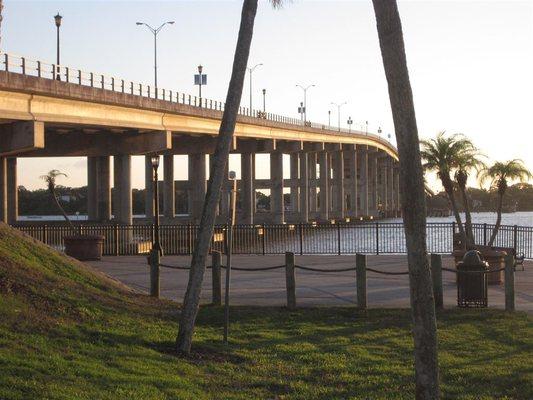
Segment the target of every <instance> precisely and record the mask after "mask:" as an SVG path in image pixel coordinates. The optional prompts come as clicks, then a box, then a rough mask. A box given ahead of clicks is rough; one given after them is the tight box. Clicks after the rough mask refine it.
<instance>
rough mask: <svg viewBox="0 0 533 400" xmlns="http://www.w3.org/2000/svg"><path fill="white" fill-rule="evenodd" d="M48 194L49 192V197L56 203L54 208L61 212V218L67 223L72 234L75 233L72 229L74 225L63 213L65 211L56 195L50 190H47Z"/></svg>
mask: <svg viewBox="0 0 533 400" xmlns="http://www.w3.org/2000/svg"><path fill="white" fill-rule="evenodd" d="M49 192H50V196H52V199H54V202H55V203H56V207H57V208H58V210H59V211H60V212H61V215H63V218H64V219H65V221H66V222H67V224H68V226H69V228H70V230H71V231H72V233H75V232H76V230H75V229H74V225H73V224H72V222H70V218H69V217H68V215H67V213H66V212H65V209H64V208H63V207H62V206H61V203H60V202H59V200H58V199H57V194H56V192H55V190H53V189H52V190H49Z"/></svg>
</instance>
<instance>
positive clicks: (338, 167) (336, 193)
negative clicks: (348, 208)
mask: <svg viewBox="0 0 533 400" xmlns="http://www.w3.org/2000/svg"><path fill="white" fill-rule="evenodd" d="M343 155H344V154H343V152H342V150H338V151H334V152H332V153H331V164H332V167H333V181H332V187H333V193H332V205H333V212H332V213H333V217H334V218H335V219H343V218H344V212H345V205H346V201H345V198H344V157H343Z"/></svg>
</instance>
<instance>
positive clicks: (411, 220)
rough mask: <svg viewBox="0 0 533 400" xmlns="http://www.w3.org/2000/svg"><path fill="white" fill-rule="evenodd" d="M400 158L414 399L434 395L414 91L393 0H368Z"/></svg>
mask: <svg viewBox="0 0 533 400" xmlns="http://www.w3.org/2000/svg"><path fill="white" fill-rule="evenodd" d="M373 3H374V11H375V14H376V21H377V29H378V35H379V43H380V46H381V55H382V57H383V66H384V68H385V75H386V77H387V82H388V87H389V97H390V103H391V109H392V115H393V119H394V127H395V131H396V141H397V143H398V153H399V157H400V192H401V194H402V196H401V203H402V209H403V220H404V226H405V237H406V245H407V258H408V263H409V287H410V294H411V296H410V297H411V314H412V320H413V339H414V347H415V376H416V399H438V398H439V373H438V362H437V325H436V318H435V303H434V300H433V290H432V283H431V275H430V270H429V265H428V257H427V251H426V199H425V193H424V176H423V175H424V174H423V171H422V162H421V157H420V148H419V146H420V144H419V138H418V129H417V125H416V116H415V108H414V103H413V94H412V91H411V84H410V82H409V72H408V70H407V60H406V56H405V47H404V41H403V33H402V25H401V20H400V15H399V13H398V6H397V4H396V1H395V0H373Z"/></svg>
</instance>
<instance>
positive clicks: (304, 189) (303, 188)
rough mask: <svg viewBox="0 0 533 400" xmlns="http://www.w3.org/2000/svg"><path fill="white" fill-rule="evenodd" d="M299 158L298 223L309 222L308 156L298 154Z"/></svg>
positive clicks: (303, 153)
mask: <svg viewBox="0 0 533 400" xmlns="http://www.w3.org/2000/svg"><path fill="white" fill-rule="evenodd" d="M299 156H300V222H302V223H308V222H309V175H308V174H309V164H308V158H307V156H308V154H307V153H305V152H302V153H299Z"/></svg>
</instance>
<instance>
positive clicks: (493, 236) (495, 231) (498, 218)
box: [488, 193, 505, 247]
mask: <svg viewBox="0 0 533 400" xmlns="http://www.w3.org/2000/svg"><path fill="white" fill-rule="evenodd" d="M504 194H505V193H499V196H498V209H497V210H496V212H497V213H498V214H497V216H496V225H494V229H493V230H492V233H491V234H490V240H489V243H488V246H490V247H492V246H493V245H494V241H495V240H496V236H497V235H498V231H499V230H500V225H501V224H502V209H503V195H504Z"/></svg>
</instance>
